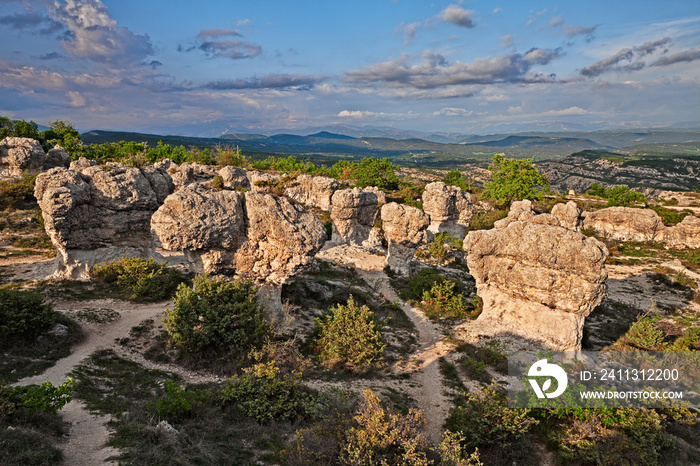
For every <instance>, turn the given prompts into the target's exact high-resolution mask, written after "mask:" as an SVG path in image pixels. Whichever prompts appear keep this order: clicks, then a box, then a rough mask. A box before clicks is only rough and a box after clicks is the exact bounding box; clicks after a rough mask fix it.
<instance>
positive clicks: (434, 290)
mask: <svg viewBox="0 0 700 466" xmlns="http://www.w3.org/2000/svg"><path fill="white" fill-rule="evenodd" d="M423 301H425V304H424V305H423V311H424V312H425V315H427V316H428V317H429V318H431V319H437V318H443V319H462V318H465V317H468V316H471V311H472V308H471V307H470V305H469V303H467V301H466V300H465V299H464V294H463V293H462V286H461V285H460V284H459V283H458V282H456V281H454V280H450V279H449V278H446V279H444V280H442V281H440V282H437V283H435V284H434V285H433V286H432V287H431V288H430V290H428V291H424V292H423Z"/></svg>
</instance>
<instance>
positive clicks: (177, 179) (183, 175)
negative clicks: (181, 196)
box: [168, 162, 217, 188]
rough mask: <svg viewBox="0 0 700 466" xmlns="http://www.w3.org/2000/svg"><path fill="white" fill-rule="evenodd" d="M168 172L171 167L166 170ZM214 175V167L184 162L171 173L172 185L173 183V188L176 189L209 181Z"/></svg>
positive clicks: (215, 170)
mask: <svg viewBox="0 0 700 466" xmlns="http://www.w3.org/2000/svg"><path fill="white" fill-rule="evenodd" d="M170 171H172V167H171V168H170V169H168V172H170ZM216 175H217V168H216V167H213V166H211V165H203V164H201V163H196V162H193V163H191V162H185V163H183V164H182V165H180V166H179V167H178V169H177V170H176V171H175V172H174V173H171V176H172V179H173V183H175V186H176V187H178V188H181V187H183V186H187V185H188V184H192V183H201V182H203V181H210V180H211V179H212V178H214V177H215V176H216Z"/></svg>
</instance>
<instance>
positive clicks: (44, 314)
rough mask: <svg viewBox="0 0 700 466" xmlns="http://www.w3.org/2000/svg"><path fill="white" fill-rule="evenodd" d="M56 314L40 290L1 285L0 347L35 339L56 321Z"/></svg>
mask: <svg viewBox="0 0 700 466" xmlns="http://www.w3.org/2000/svg"><path fill="white" fill-rule="evenodd" d="M57 316H58V313H57V312H56V311H54V309H53V306H52V305H51V304H50V303H46V302H44V298H43V296H41V295H40V294H39V293H36V292H33V291H25V290H15V289H10V288H0V348H6V347H10V346H12V345H13V344H15V343H17V342H19V341H23V342H32V341H34V340H35V339H36V337H38V336H39V335H40V334H41V333H43V332H45V331H46V330H48V329H50V328H51V327H52V326H53V325H54V324H55V323H56V318H57Z"/></svg>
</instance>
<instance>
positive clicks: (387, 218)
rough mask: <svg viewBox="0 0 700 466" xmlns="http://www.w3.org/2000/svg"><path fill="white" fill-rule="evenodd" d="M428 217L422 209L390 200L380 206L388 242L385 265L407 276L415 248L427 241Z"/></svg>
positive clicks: (383, 227)
mask: <svg viewBox="0 0 700 466" xmlns="http://www.w3.org/2000/svg"><path fill="white" fill-rule="evenodd" d="M429 224H430V217H429V216H428V214H426V213H425V212H423V211H422V210H420V209H418V208H416V207H412V206H406V205H402V204H397V203H396V202H391V203H389V204H386V205H384V206H383V207H382V229H383V230H384V237H385V238H386V240H387V242H388V243H389V249H388V254H387V256H386V263H387V265H388V266H389V267H390V268H391V269H392V270H393V271H395V272H396V273H398V274H400V275H404V276H407V275H409V274H410V264H411V260H412V259H413V255H414V253H415V252H416V248H417V247H418V246H419V245H420V244H421V243H424V242H427V241H429V239H430V236H431V235H430V234H429V233H428V231H427V228H428V225H429Z"/></svg>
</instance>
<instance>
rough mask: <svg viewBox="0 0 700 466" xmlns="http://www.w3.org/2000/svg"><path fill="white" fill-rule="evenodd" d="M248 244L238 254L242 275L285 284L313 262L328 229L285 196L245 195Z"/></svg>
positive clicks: (237, 261)
mask: <svg viewBox="0 0 700 466" xmlns="http://www.w3.org/2000/svg"><path fill="white" fill-rule="evenodd" d="M244 203H245V212H246V215H247V226H248V228H247V241H246V242H245V243H244V244H243V245H242V246H241V248H240V249H239V250H238V252H237V253H236V261H235V262H236V272H237V273H238V274H239V275H242V276H246V277H250V278H254V279H258V280H264V281H266V282H268V283H275V284H282V283H284V282H285V281H286V280H287V278H289V277H290V276H292V275H294V274H296V273H298V272H300V271H302V270H303V269H304V268H306V267H308V266H309V265H311V264H312V263H313V260H314V256H315V255H316V253H317V252H318V251H319V250H320V249H321V247H323V244H324V243H325V242H326V230H325V228H324V226H323V224H322V223H321V221H320V220H318V219H317V218H316V217H315V216H314V215H313V214H311V213H310V212H307V211H306V210H304V209H303V208H302V206H301V205H300V204H298V203H296V202H294V201H290V200H289V199H287V198H285V197H276V196H273V195H271V194H265V193H261V192H252V191H251V192H248V193H246V194H245V199H244Z"/></svg>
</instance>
